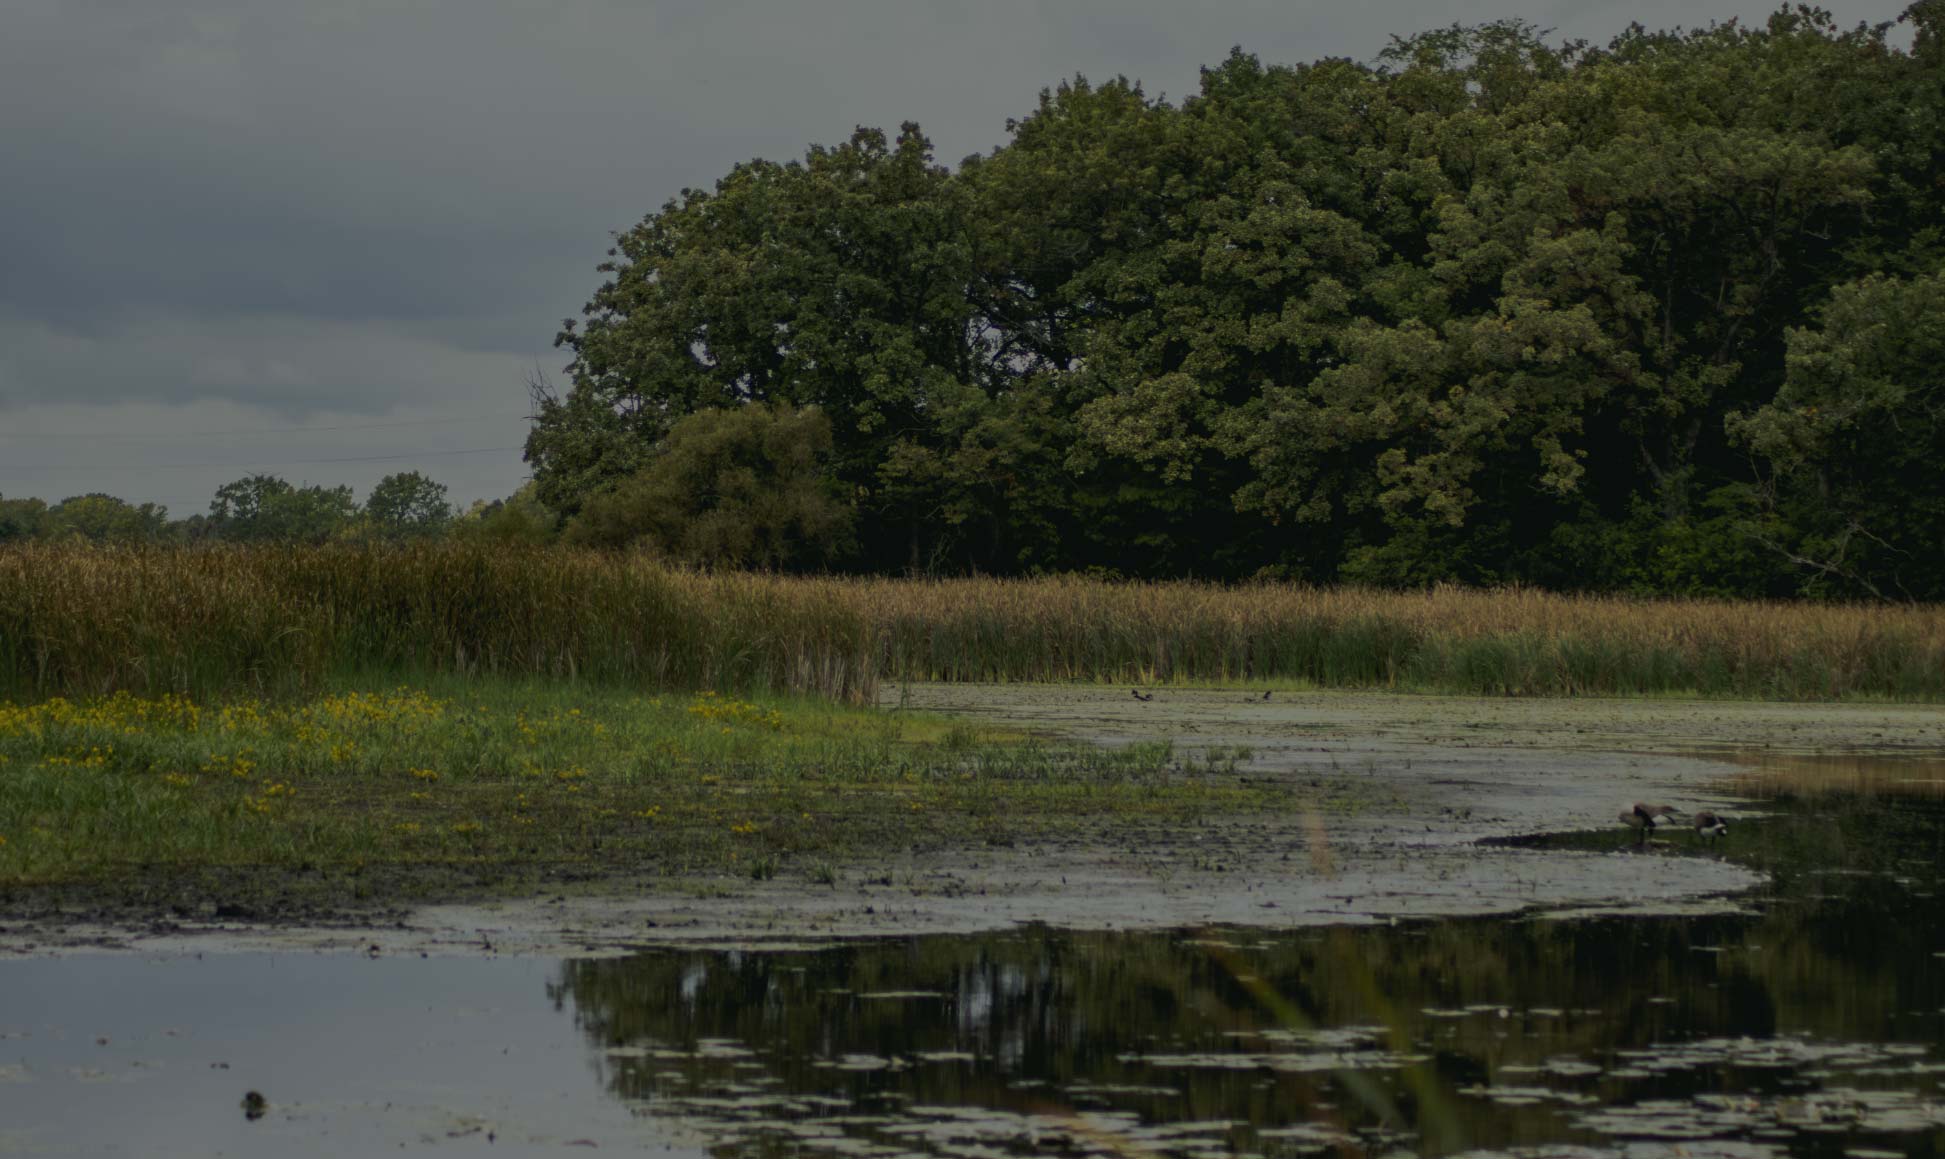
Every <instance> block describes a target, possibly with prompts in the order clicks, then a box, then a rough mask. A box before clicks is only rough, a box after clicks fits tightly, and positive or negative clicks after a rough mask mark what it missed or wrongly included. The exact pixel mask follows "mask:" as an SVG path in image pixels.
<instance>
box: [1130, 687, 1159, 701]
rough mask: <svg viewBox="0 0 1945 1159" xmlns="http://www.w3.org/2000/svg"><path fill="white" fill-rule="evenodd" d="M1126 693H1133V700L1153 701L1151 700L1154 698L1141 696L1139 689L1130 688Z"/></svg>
mask: <svg viewBox="0 0 1945 1159" xmlns="http://www.w3.org/2000/svg"><path fill="white" fill-rule="evenodd" d="M1128 691H1129V692H1132V693H1134V697H1135V699H1136V700H1153V699H1155V698H1154V697H1153V696H1143V695H1142V693H1141V689H1139V688H1130V689H1129V690H1128Z"/></svg>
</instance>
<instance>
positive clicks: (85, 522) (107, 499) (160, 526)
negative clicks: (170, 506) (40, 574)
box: [41, 492, 169, 543]
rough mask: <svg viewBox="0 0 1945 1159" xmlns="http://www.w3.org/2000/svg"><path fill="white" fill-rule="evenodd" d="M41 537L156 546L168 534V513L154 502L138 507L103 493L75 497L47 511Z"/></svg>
mask: <svg viewBox="0 0 1945 1159" xmlns="http://www.w3.org/2000/svg"><path fill="white" fill-rule="evenodd" d="M41 534H42V536H43V537H44V538H49V539H64V538H70V537H72V538H79V539H86V540H88V541H90V542H92V543H154V542H157V541H159V540H162V539H164V538H166V537H167V536H168V534H169V512H168V510H167V509H165V508H162V507H158V506H156V505H155V504H153V503H143V504H141V505H140V506H137V505H135V504H133V503H130V502H128V501H127V500H125V499H117V498H116V497H114V496H113V495H104V494H102V493H100V492H94V493H91V494H87V495H76V496H74V497H72V498H69V499H63V500H62V501H61V502H59V503H57V504H55V505H54V506H53V507H50V508H48V510H47V524H46V527H45V528H44V529H43V531H42V532H41Z"/></svg>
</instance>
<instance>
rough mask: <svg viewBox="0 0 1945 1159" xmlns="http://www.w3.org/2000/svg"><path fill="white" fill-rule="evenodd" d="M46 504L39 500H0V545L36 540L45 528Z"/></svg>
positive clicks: (46, 521)
mask: <svg viewBox="0 0 1945 1159" xmlns="http://www.w3.org/2000/svg"><path fill="white" fill-rule="evenodd" d="M47 523H48V519H47V503H46V502H45V501H43V500H40V499H32V498H29V499H7V498H0V543H19V542H23V541H25V540H29V539H38V538H40V536H41V535H42V534H43V532H44V531H45V529H46V527H47Z"/></svg>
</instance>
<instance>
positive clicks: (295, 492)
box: [209, 475, 358, 543]
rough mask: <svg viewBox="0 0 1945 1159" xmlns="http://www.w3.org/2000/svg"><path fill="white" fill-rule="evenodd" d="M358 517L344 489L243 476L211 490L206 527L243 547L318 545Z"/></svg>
mask: <svg viewBox="0 0 1945 1159" xmlns="http://www.w3.org/2000/svg"><path fill="white" fill-rule="evenodd" d="M357 514H358V504H357V501H356V500H354V499H353V498H352V497H351V488H349V487H342V486H340V487H320V486H307V487H293V486H291V485H290V484H289V483H287V482H285V481H284V480H282V479H280V478H278V477H277V476H275V475H247V476H245V477H243V478H241V479H238V480H236V481H235V482H233V483H225V484H224V485H223V486H221V487H218V488H217V489H216V497H215V498H214V499H212V500H211V501H210V504H209V518H210V523H211V524H212V525H213V526H214V530H215V532H216V534H217V536H218V537H219V538H222V539H227V540H234V541H237V542H243V543H252V542H259V543H260V542H276V543H323V542H325V541H327V540H329V539H331V538H333V537H334V536H336V535H337V534H339V533H340V532H341V531H343V530H344V529H345V527H346V526H347V525H348V524H349V523H350V522H351V520H352V518H353V517H354V516H356V515H357Z"/></svg>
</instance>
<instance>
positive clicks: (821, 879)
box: [810, 861, 837, 888]
mask: <svg viewBox="0 0 1945 1159" xmlns="http://www.w3.org/2000/svg"><path fill="white" fill-rule="evenodd" d="M810 883H811V884H812V885H828V886H831V887H832V888H836V886H837V866H835V865H832V864H831V863H830V862H828V861H820V862H818V863H817V864H816V865H813V866H811V867H810Z"/></svg>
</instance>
